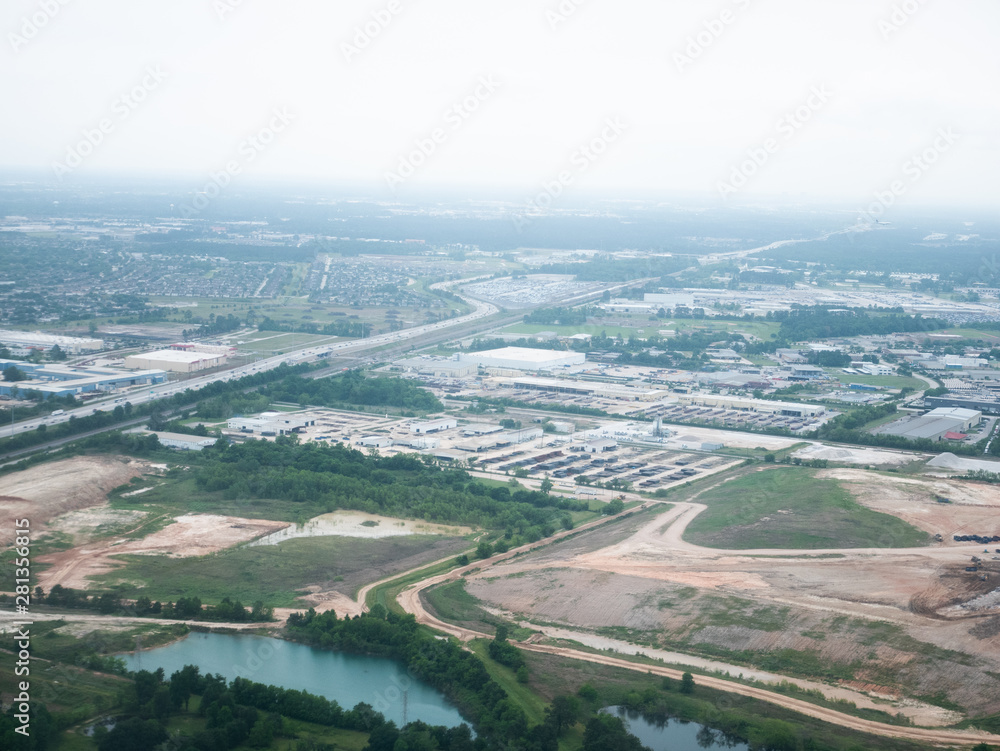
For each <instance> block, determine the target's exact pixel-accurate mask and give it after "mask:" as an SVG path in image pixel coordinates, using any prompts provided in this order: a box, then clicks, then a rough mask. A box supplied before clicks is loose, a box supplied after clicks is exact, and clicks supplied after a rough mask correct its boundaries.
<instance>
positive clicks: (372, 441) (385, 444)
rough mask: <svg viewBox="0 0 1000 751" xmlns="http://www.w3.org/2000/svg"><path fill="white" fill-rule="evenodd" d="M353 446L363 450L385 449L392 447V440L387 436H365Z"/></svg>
mask: <svg viewBox="0 0 1000 751" xmlns="http://www.w3.org/2000/svg"><path fill="white" fill-rule="evenodd" d="M355 444H356V445H358V446H362V447H363V448H370V449H387V448H389V447H390V446H392V438H390V437H389V436H387V435H366V436H364V437H363V438H359V439H358V440H357V441H355Z"/></svg>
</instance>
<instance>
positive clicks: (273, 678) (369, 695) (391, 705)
mask: <svg viewBox="0 0 1000 751" xmlns="http://www.w3.org/2000/svg"><path fill="white" fill-rule="evenodd" d="M119 656H120V657H122V658H123V659H124V660H125V664H126V665H127V666H128V669H129V670H156V669H157V668H163V672H164V673H166V676H167V677H168V678H169V677H170V674H171V673H173V672H174V671H176V670H180V669H181V668H182V667H184V666H185V665H197V666H198V667H199V668H201V673H202V675H204V674H205V673H215V674H216V675H222V676H225V678H226V679H227V680H230V681H231V680H233V679H234V678H246V679H247V680H251V681H256V682H257V683H266V684H270V685H274V686H281V687H282V688H290V689H298V690H299V691H308V692H309V693H311V694H316V695H318V696H324V697H326V698H327V699H333V700H335V701H336V702H337V703H338V704H340V706H341V707H342V708H344V709H351V708H352V707H353V706H354V705H355V704H357V703H358V702H362V701H363V702H366V703H368V704H371V705H372V706H373V707H374V708H375V710H376V711H377V712H381V713H382V714H384V715H385V717H386V719H389V720H392V721H394V722H395V723H396V724H397V725H400V726H401V725H402V724H403V711H404V704H405V709H406V720H407V721H408V722H412V721H413V720H423V721H424V722H426V723H428V724H429V725H446V726H448V727H453V726H455V725H461V724H462V723H464V722H465V720H463V719H462V716H461V715H460V714H459V713H458V710H457V709H455V707H454V706H453V705H452V704H450V703H449V702H448V700H447V699H446V698H445V697H444V696H443V695H442V694H441V693H440V692H439V691H437V690H436V689H434V688H432V687H431V686H429V685H427V684H426V683H424V682H422V681H419V680H417V679H416V678H412V677H410V676H408V675H407V674H406V669H405V667H403V666H402V665H401V664H399V663H397V662H394V661H393V660H389V659H386V658H384V657H365V656H361V655H352V654H346V653H344V652H330V651H327V650H322V649H315V648H313V647H309V646H306V645H304V644H295V643H293V642H289V641H284V640H282V639H273V638H270V637H266V636H250V635H246V634H204V633H193V634H190V635H188V636H187V637H185V638H184V639H181V640H180V641H176V642H174V643H173V644H168V645H166V646H164V647H157V648H156V649H150V650H144V651H140V652H131V653H128V654H123V655H119Z"/></svg>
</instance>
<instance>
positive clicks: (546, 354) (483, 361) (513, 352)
mask: <svg viewBox="0 0 1000 751" xmlns="http://www.w3.org/2000/svg"><path fill="white" fill-rule="evenodd" d="M458 359H459V362H468V363H475V364H476V365H479V366H480V367H484V368H511V369H513V370H548V369H550V368H560V367H564V366H567V365H583V364H584V363H585V362H586V360H587V356H586V355H585V354H584V353H583V352H567V351H564V350H552V349H531V348H530V347H503V348H502V349H488V350H485V351H483V352H462V353H461V354H459V356H458Z"/></svg>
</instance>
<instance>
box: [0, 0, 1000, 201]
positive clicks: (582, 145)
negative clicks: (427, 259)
mask: <svg viewBox="0 0 1000 751" xmlns="http://www.w3.org/2000/svg"><path fill="white" fill-rule="evenodd" d="M0 18H2V32H3V36H4V38H3V39H2V40H0V66H2V69H3V71H4V72H3V75H2V77H0V96H2V101H3V102H4V105H5V107H4V109H5V113H4V117H3V119H2V121H0V132H2V143H3V151H2V152H0V168H28V169H32V170H37V171H39V172H44V173H45V174H47V175H49V176H50V177H51V178H52V179H53V180H55V179H57V178H59V177H62V178H63V179H65V180H67V181H72V180H74V179H78V178H86V177H90V176H98V175H100V174H102V173H105V172H136V173H146V174H149V175H153V176H155V175H156V174H172V175H175V176H180V177H183V178H184V179H185V180H190V181H191V187H192V190H197V189H199V188H200V187H201V186H203V185H204V184H205V183H206V182H207V181H209V180H210V179H212V177H211V176H212V175H213V174H215V175H216V176H217V179H218V180H219V181H225V180H226V177H231V179H232V180H234V181H251V182H252V181H253V180H255V179H258V178H265V177H287V178H293V179H298V178H305V179H309V180H311V181H320V182H329V183H330V184H337V185H345V184H353V185H357V186H359V187H360V188H362V189H364V190H367V191H369V192H372V193H376V194H379V195H381V196H383V197H390V196H392V195H394V194H395V195H398V196H400V197H403V198H414V197H416V196H418V195H419V194H420V192H421V191H423V190H426V189H432V188H437V187H446V186H463V185H467V186H470V187H471V186H484V187H487V188H489V187H497V188H503V189H505V190H506V191H513V193H514V194H515V195H519V196H523V197H524V198H525V199H528V198H530V197H538V196H542V198H541V200H540V203H542V202H544V201H545V198H544V196H543V194H545V195H549V196H553V195H556V194H557V193H565V194H572V193H578V194H583V193H588V192H589V193H598V194H600V193H608V194H610V193H616V194H621V193H625V194H628V193H632V192H647V191H653V192H678V191H681V192H691V193H693V194H700V195H701V196H702V197H709V198H711V199H713V200H717V201H718V202H720V203H721V202H723V201H737V202H738V201H741V200H744V199H757V198H760V197H764V196H769V195H777V196H787V197H790V198H792V199H795V200H798V199H799V198H802V197H808V198H815V199H824V198H832V199H835V200H838V201H843V202H846V203H850V204H857V205H859V206H860V205H866V204H868V203H870V202H871V201H872V200H874V199H873V196H874V195H875V194H876V192H879V193H881V194H882V195H883V196H884V197H885V200H886V201H890V200H891V201H892V202H895V203H898V204H900V205H902V204H917V203H926V202H948V203H963V202H966V203H974V204H977V205H987V206H989V205H993V206H996V204H997V203H998V197H1000V195H998V193H1000V192H998V190H997V189H996V187H995V186H996V179H997V178H996V175H997V170H998V168H1000V151H998V149H1000V145H998V141H1000V139H998V137H997V136H998V134H1000V97H998V96H997V93H998V91H997V89H998V84H1000V45H998V44H996V41H995V40H996V35H997V31H998V29H1000V4H998V3H997V2H996V0H948V1H947V2H945V0H923V2H917V0H716V1H712V2H694V1H693V0H684V1H683V2H682V1H680V0H614V2H612V0H575V1H574V0H563V2H561V3H560V2H558V0H503V1H502V2H501V0H494V1H493V2H483V1H482V0H376V1H375V2H334V0H322V1H321V0H282V2H277V0H270V1H269V2H267V1H265V0H242V1H241V0H169V2H166V1H163V2H158V3H151V2H148V1H144V0H98V1H97V2H84V1H83V0H36V1H35V2H30V1H28V0H8V2H6V3H4V8H3V11H2V12H0ZM150 71H151V72H150ZM133 90H135V91H134V94H133V93H130V92H133ZM123 96H128V97H129V99H123V98H122V97H123ZM139 99H142V100H143V101H137V100H139ZM102 121H103V122H102ZM102 125H103V126H104V128H103V130H104V132H103V133H102V132H100V131H101V126H102ZM95 129H96V131H97V132H95ZM88 133H89V140H90V141H99V143H97V144H96V145H94V146H91V144H90V143H89V142H87V141H86V140H85V139H86V138H87V134H88ZM251 137H254V138H253V139H251ZM421 147H422V150H420V149H421ZM915 156H916V157H918V158H919V161H914V160H913V158H914V157H915ZM78 157H79V158H78ZM227 166H228V167H229V168H231V169H230V172H231V176H220V175H222V173H225V172H226V170H227ZM894 183H895V187H893V185H894ZM546 186H547V187H546ZM889 194H892V196H891V197H890V195H889Z"/></svg>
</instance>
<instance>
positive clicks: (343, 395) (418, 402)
mask: <svg viewBox="0 0 1000 751" xmlns="http://www.w3.org/2000/svg"><path fill="white" fill-rule="evenodd" d="M261 393H262V394H263V395H264V396H266V397H269V398H270V399H271V400H272V401H276V402H292V403H296V404H311V405H314V406H317V407H339V406H343V405H358V406H366V407H398V408H400V409H406V410H414V411H418V412H436V411H438V410H440V409H443V405H442V404H441V402H440V401H438V399H437V397H435V396H434V395H433V394H432V393H431V392H430V391H428V390H427V389H425V388H423V387H421V386H419V385H418V384H416V383H414V382H413V381H408V380H406V379H405V378H366V377H365V376H364V375H363V374H362V373H361V371H358V370H352V371H350V372H347V373H344V374H342V375H337V376H332V377H329V378H301V377H299V376H290V377H288V378H284V379H282V380H281V381H278V382H277V383H275V384H273V385H271V386H267V387H265V388H263V389H261Z"/></svg>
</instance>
